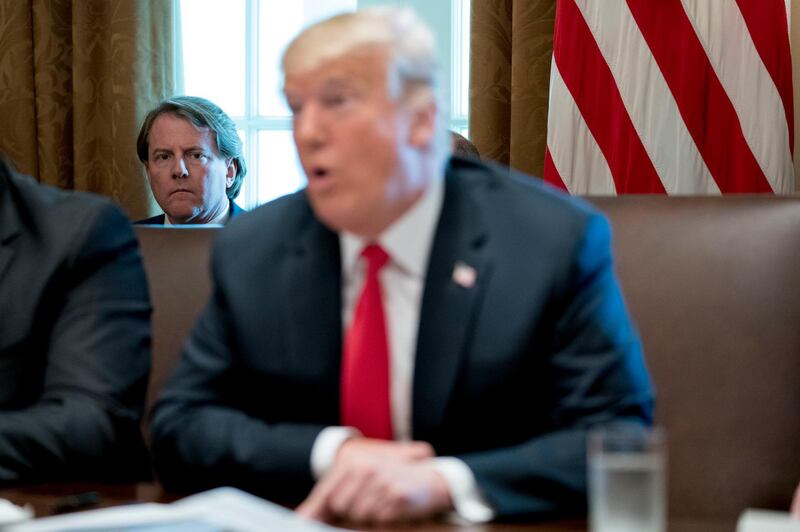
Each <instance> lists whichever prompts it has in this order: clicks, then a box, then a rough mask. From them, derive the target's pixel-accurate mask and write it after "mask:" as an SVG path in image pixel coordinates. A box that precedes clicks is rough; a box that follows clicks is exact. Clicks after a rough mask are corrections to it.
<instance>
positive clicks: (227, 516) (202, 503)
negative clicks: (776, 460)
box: [3, 488, 341, 532]
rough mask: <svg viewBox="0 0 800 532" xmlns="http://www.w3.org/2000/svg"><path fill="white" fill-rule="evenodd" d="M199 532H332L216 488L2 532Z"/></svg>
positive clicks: (45, 520)
mask: <svg viewBox="0 0 800 532" xmlns="http://www.w3.org/2000/svg"><path fill="white" fill-rule="evenodd" d="M99 530H104V531H108V530H125V531H126V532H157V531H158V532H161V531H167V530H169V531H184V530H185V531H187V532H188V531H192V532H194V531H197V532H223V531H224V532H251V531H253V532H255V531H259V532H261V531H263V530H281V531H286V532H332V531H334V530H341V529H336V528H333V527H330V526H327V525H324V524H321V523H316V522H313V521H308V520H306V519H303V518H301V517H298V516H297V515H296V514H295V513H294V512H292V511H291V510H287V509H286V508H283V507H281V506H278V505H276V504H273V503H271V502H267V501H265V500H263V499H260V498H258V497H255V496H253V495H250V494H248V493H245V492H243V491H240V490H238V489H235V488H217V489H214V490H211V491H206V492H203V493H198V494H197V495H192V496H190V497H186V498H185V499H182V500H180V501H177V502H174V503H172V504H157V503H145V504H130V505H126V506H115V507H112V508H101V509H99V510H90V511H86V512H79V513H74V514H69V515H63V516H54V517H45V518H42V519H34V520H32V521H28V522H25V523H21V524H19V525H12V526H10V527H8V528H3V531H4V532H56V531H58V532H67V531H69V532H78V531H81V532H83V531H99Z"/></svg>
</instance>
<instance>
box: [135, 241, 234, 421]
mask: <svg viewBox="0 0 800 532" xmlns="http://www.w3.org/2000/svg"><path fill="white" fill-rule="evenodd" d="M218 230H219V227H209V226H200V225H197V226H191V227H189V226H186V227H162V226H146V225H136V226H134V231H135V232H136V236H137V238H138V239H139V247H140V250H141V253H142V260H143V261H144V267H145V270H146V271H147V280H148V283H149V285H150V300H151V302H152V305H153V315H152V323H153V346H152V358H153V360H152V365H151V370H150V382H149V385H148V388H147V412H149V411H150V409H151V407H152V406H153V404H154V403H155V400H156V399H157V398H158V393H159V391H160V390H161V389H162V388H163V387H164V385H165V384H166V381H167V378H169V375H170V373H171V372H172V370H173V369H174V367H175V365H176V364H177V362H178V359H179V358H180V353H181V350H182V348H183V342H184V340H185V339H186V337H187V335H188V334H189V331H190V330H191V328H192V324H193V323H194V321H195V319H196V318H197V316H198V315H199V314H200V311H201V310H202V309H203V307H204V306H205V304H206V302H207V301H208V297H209V295H210V294H211V275H210V272H209V259H210V254H211V244H212V242H213V239H214V236H216V234H217V231H218Z"/></svg>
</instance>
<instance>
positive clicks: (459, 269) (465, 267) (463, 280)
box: [453, 261, 478, 288]
mask: <svg viewBox="0 0 800 532" xmlns="http://www.w3.org/2000/svg"><path fill="white" fill-rule="evenodd" d="M477 280H478V272H476V271H475V268H473V267H472V266H470V265H469V264H467V263H466V262H462V261H458V262H456V265H455V266H454V267H453V282H455V283H456V284H457V285H459V286H461V287H462V288H472V287H473V286H475V281H477Z"/></svg>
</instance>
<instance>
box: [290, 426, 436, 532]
mask: <svg viewBox="0 0 800 532" xmlns="http://www.w3.org/2000/svg"><path fill="white" fill-rule="evenodd" d="M432 457H433V449H432V448H431V446H430V445H428V444H427V443H424V442H407V443H404V442H387V441H382V440H370V439H364V438H354V439H351V440H348V441H346V442H345V443H344V444H343V445H342V447H341V448H340V449H339V452H338V453H337V455H336V460H335V462H334V464H333V467H332V468H331V470H330V472H329V473H328V474H327V475H325V476H324V477H323V478H322V479H321V480H320V481H319V482H317V485H316V486H314V489H313V490H312V491H311V493H310V494H309V496H308V498H306V500H305V501H303V503H302V504H301V505H300V506H299V507H298V508H297V512H298V513H299V514H300V515H303V516H305V517H309V518H312V519H317V520H320V521H331V520H333V519H337V518H339V519H344V520H347V521H351V522H354V523H391V522H396V521H406V520H414V519H422V518H425V517H430V516H433V515H435V514H438V513H441V512H444V511H447V510H449V509H451V508H452V501H451V499H450V491H449V489H448V486H447V483H446V482H445V481H444V479H443V478H442V477H441V475H439V473H438V472H437V471H436V470H435V469H434V468H433V466H432V465H431V464H430V463H429V462H426V461H425V460H426V459H428V458H432Z"/></svg>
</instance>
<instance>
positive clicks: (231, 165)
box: [225, 158, 238, 188]
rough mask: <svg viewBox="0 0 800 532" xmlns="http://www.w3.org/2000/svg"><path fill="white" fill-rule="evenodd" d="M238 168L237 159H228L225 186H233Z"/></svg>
mask: <svg viewBox="0 0 800 532" xmlns="http://www.w3.org/2000/svg"><path fill="white" fill-rule="evenodd" d="M237 170H238V167H237V163H236V159H233V158H231V159H230V160H229V161H228V172H227V174H225V188H231V186H233V181H234V179H236V171H237Z"/></svg>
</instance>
